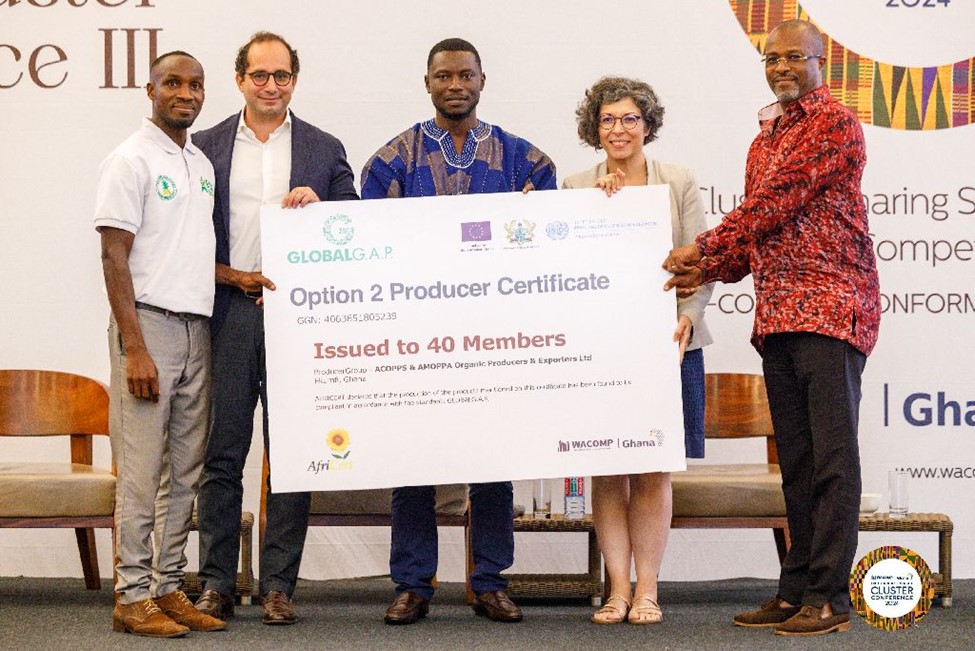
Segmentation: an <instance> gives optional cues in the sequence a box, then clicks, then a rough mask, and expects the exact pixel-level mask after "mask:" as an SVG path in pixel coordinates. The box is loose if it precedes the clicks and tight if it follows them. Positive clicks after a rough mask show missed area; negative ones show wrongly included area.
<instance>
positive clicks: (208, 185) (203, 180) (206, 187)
mask: <svg viewBox="0 0 975 651" xmlns="http://www.w3.org/2000/svg"><path fill="white" fill-rule="evenodd" d="M200 190H202V191H203V192H205V193H206V194H208V195H210V196H211V197H212V196H213V182H212V181H211V180H210V179H208V178H207V177H205V176H201V177H200Z"/></svg>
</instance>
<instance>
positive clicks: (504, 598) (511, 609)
mask: <svg viewBox="0 0 975 651" xmlns="http://www.w3.org/2000/svg"><path fill="white" fill-rule="evenodd" d="M473 608H474V612H475V613H477V614H478V615H483V616H484V617H487V618H488V619H493V620H494V621H496V622H506V623H512V622H520V621H521V620H522V618H523V617H524V615H523V614H522V612H521V608H519V607H518V606H516V605H515V603H514V602H513V601H511V599H509V598H508V595H506V594H505V593H504V591H502V590H495V591H494V592H485V593H484V594H479V595H477V596H476V597H474V605H473Z"/></svg>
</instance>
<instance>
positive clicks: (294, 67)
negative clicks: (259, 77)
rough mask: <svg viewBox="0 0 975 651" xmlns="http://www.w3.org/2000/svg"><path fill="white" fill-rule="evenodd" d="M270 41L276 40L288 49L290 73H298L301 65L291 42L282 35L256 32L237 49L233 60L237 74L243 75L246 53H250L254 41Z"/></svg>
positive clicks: (245, 70)
mask: <svg viewBox="0 0 975 651" xmlns="http://www.w3.org/2000/svg"><path fill="white" fill-rule="evenodd" d="M270 41H277V42H278V43H280V44H281V45H283V46H284V47H286V48H287V49H288V54H289V55H290V56H291V74H293V75H297V74H298V70H299V69H300V68H301V65H300V64H299V62H298V50H296V49H294V48H293V47H291V44H290V43H288V42H287V41H286V40H284V37H283V36H278V35H277V34H274V33H272V32H258V33H256V34H254V35H253V36H251V40H249V41H247V42H246V43H244V45H242V46H241V48H240V49H239V50H237V58H236V59H235V60H234V70H236V71H237V74H238V75H240V76H241V77H243V76H244V74H245V73H246V72H247V55H248V54H250V50H251V46H252V45H254V44H255V43H268V42H270ZM269 72H273V71H269Z"/></svg>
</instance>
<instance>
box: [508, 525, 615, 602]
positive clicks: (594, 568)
mask: <svg viewBox="0 0 975 651" xmlns="http://www.w3.org/2000/svg"><path fill="white" fill-rule="evenodd" d="M515 531H525V532H553V531H554V532H559V533H564V532H580V533H581V532H585V533H586V534H588V537H589V550H588V556H589V557H588V572H587V573H586V574H508V575H506V577H507V579H508V592H509V593H510V594H511V595H512V596H517V597H538V598H576V599H582V598H588V599H590V600H591V602H592V604H593V605H594V606H598V605H599V604H600V603H601V602H602V596H603V582H602V558H601V557H600V555H599V544H598V541H597V540H596V527H595V525H594V524H593V521H592V515H591V514H588V513H587V514H586V517H585V519H584V520H567V519H566V518H565V517H563V516H562V515H560V514H553V515H552V517H551V518H547V519H544V520H536V519H534V518H532V517H517V518H515Z"/></svg>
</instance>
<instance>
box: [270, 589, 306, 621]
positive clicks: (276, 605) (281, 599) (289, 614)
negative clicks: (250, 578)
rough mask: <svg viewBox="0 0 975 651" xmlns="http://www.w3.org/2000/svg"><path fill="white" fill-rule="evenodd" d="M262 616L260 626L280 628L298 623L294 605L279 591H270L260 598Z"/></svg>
mask: <svg viewBox="0 0 975 651" xmlns="http://www.w3.org/2000/svg"><path fill="white" fill-rule="evenodd" d="M261 604H262V607H263V608H264V614H263V616H262V617H261V623H262V624H268V625H270V626H280V625H284V624H294V623H295V622H297V621H298V616H297V615H295V607H294V604H292V603H291V599H290V598H289V597H288V595H286V594H284V593H283V592H281V591H280V590H271V591H270V592H268V593H267V594H266V595H264V596H263V597H262V598H261Z"/></svg>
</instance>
